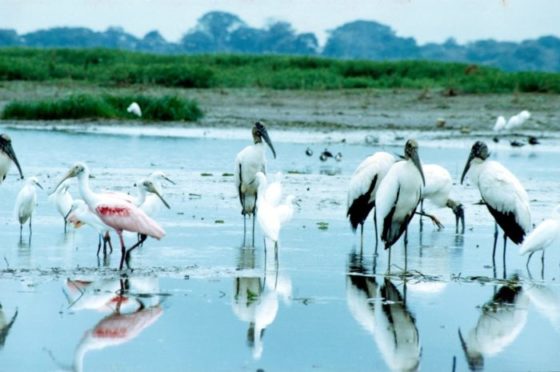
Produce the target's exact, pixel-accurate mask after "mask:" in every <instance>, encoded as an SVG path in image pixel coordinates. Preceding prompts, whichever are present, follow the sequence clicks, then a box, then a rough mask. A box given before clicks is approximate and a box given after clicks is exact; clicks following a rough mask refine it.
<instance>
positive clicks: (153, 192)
mask: <svg viewBox="0 0 560 372" xmlns="http://www.w3.org/2000/svg"><path fill="white" fill-rule="evenodd" d="M148 191H149V192H151V193H152V194H155V195H156V196H157V197H158V198H159V200H161V202H162V203H163V205H165V207H166V208H167V209H171V206H170V205H169V203H167V202H166V201H165V199H164V198H163V196H161V194H160V193H159V191H157V189H156V188H155V187H152V186H150V187H149V188H148Z"/></svg>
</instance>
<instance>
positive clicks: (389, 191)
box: [0, 105, 560, 275]
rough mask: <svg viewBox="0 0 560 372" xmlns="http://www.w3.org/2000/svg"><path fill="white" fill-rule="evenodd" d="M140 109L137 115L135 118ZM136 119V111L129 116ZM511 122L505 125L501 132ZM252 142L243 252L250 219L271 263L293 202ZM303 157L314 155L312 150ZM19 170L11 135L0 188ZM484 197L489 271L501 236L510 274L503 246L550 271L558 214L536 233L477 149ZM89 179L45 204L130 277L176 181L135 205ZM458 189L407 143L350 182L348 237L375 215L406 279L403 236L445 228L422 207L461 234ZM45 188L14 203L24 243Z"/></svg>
mask: <svg viewBox="0 0 560 372" xmlns="http://www.w3.org/2000/svg"><path fill="white" fill-rule="evenodd" d="M134 107H135V106H134V105H131V108H132V109H134ZM133 111H134V110H133ZM529 117H530V114H529V113H528V112H527V111H523V112H521V113H519V114H518V115H515V116H514V117H512V118H510V120H509V121H507V122H505V119H504V118H503V117H500V118H499V120H498V122H497V123H496V127H495V130H511V129H514V128H516V127H519V126H520V125H521V124H522V123H523V122H524V121H525V120H527V119H528V118H529ZM504 123H505V124H504ZM252 137H253V143H252V144H250V145H248V146H246V147H245V148H243V149H242V150H241V151H240V152H239V153H238V154H237V156H236V158H235V161H234V179H235V187H236V189H237V193H238V197H239V202H240V206H241V214H242V216H243V221H244V224H243V225H244V232H243V245H244V246H246V245H247V235H248V234H247V219H248V218H249V219H251V220H252V221H251V223H252V226H251V227H252V231H251V244H250V245H249V246H250V247H254V246H255V224H256V222H258V224H259V225H260V228H261V230H262V232H263V235H264V238H265V242H264V247H265V250H266V248H267V247H268V246H269V245H271V244H272V245H273V247H274V250H275V257H276V258H277V255H278V242H279V240H280V232H281V229H282V226H283V225H284V224H286V223H287V222H288V221H289V220H290V219H291V218H292V216H293V214H294V204H297V201H296V198H295V196H294V195H284V191H283V187H282V174H281V173H277V174H274V175H272V176H269V175H268V174H267V164H266V146H268V148H269V149H270V151H271V152H272V155H273V157H274V158H275V157H276V150H275V148H274V145H273V143H272V140H271V138H270V136H269V134H268V131H267V129H266V127H265V125H264V124H263V123H262V122H260V121H259V122H256V123H255V124H254V125H253V127H252ZM306 154H307V155H308V156H312V155H313V152H312V150H311V149H310V148H307V149H306ZM329 157H332V158H334V159H335V160H338V161H339V160H340V159H341V158H342V154H340V153H338V154H337V155H333V154H332V153H331V152H330V151H328V150H327V149H325V151H323V152H322V153H321V156H320V158H321V160H326V159H328V158H329ZM12 163H13V164H15V166H16V167H17V169H18V171H19V174H20V176H21V178H22V179H23V178H24V177H23V172H22V169H21V166H20V164H19V162H18V159H17V157H16V154H15V152H14V150H13V148H12V143H11V139H10V137H9V136H8V135H6V134H2V135H0V182H2V181H4V179H5V178H6V174H7V173H8V170H9V168H10V165H11V164H12ZM467 176H468V177H469V178H470V181H471V184H472V185H474V186H475V187H476V188H478V190H479V192H480V198H481V200H480V202H479V204H482V205H485V206H486V207H487V209H488V211H489V213H490V214H491V216H492V217H493V218H494V221H495V234H494V246H493V252H492V262H493V266H494V267H495V255H496V246H497V240H498V228H500V229H501V230H502V232H503V262H504V275H505V257H506V247H507V240H508V239H509V240H511V241H512V242H513V243H514V244H518V245H521V249H520V252H521V254H529V256H528V259H527V267H528V266H529V263H530V259H531V257H532V256H533V254H534V253H535V252H537V251H542V261H543V267H544V250H545V249H546V248H547V247H548V246H549V245H551V244H552V242H553V241H555V239H556V238H557V235H558V232H559V231H560V229H559V227H560V207H557V208H556V209H555V210H554V211H553V213H552V216H551V218H549V219H547V220H545V221H544V222H542V223H541V224H540V225H539V226H537V227H536V228H535V229H532V223H531V212H530V206H529V197H528V195H527V192H526V191H525V189H524V187H523V185H522V184H521V182H520V181H519V180H518V179H517V178H516V177H515V175H514V174H513V173H511V172H510V171H509V170H508V169H507V168H505V167H504V166H503V165H502V164H500V163H499V162H497V161H494V160H491V159H490V151H489V149H488V146H487V145H486V144H485V143H484V142H482V141H477V142H475V143H474V144H473V146H472V149H471V151H470V153H469V155H468V158H467V162H466V164H465V167H464V170H463V172H462V175H461V178H460V182H461V183H463V182H464V180H465V178H466V177H467ZM90 178H93V176H92V175H91V173H90V170H89V168H88V166H87V165H86V164H85V163H82V162H78V163H76V164H74V165H73V166H72V167H71V168H70V169H69V170H68V171H67V172H66V174H65V175H64V176H63V177H62V178H61V179H60V180H59V182H58V183H57V185H56V187H55V188H54V191H53V192H52V193H51V195H50V197H49V199H50V201H51V202H52V203H53V204H54V205H55V206H56V209H57V211H58V213H59V214H60V216H61V217H62V218H63V222H64V231H65V232H66V231H67V225H68V223H70V224H71V225H72V226H74V227H75V228H78V227H80V226H82V225H84V224H85V225H89V226H90V227H91V228H93V229H95V230H96V232H97V234H98V242H97V243H98V244H97V254H98V255H99V253H100V251H101V248H102V247H103V254H104V255H107V254H110V253H112V251H113V245H112V242H111V234H116V235H117V236H118V238H119V243H120V248H121V249H120V251H121V260H120V265H119V269H121V270H122V269H123V268H124V265H126V267H127V268H130V258H131V252H132V251H133V250H135V249H136V248H138V247H139V246H141V245H142V244H143V243H144V241H145V240H146V239H147V237H152V238H155V239H161V238H163V237H164V236H165V231H164V229H163V228H162V227H161V226H160V224H159V223H158V222H157V221H156V220H155V219H154V216H155V215H156V214H157V211H158V210H159V209H160V208H161V207H162V206H165V207H166V208H170V205H169V204H168V203H167V201H166V200H165V199H164V197H163V195H162V194H163V188H162V182H169V183H171V184H174V182H173V181H172V180H171V179H170V178H169V177H167V175H166V174H165V173H163V172H161V171H156V172H153V173H152V174H151V175H149V176H148V177H146V178H145V179H143V180H141V181H140V182H138V183H136V187H137V196H131V195H128V194H125V193H120V192H115V191H103V192H99V191H96V190H94V189H93V188H92V187H91V186H90ZM72 179H76V180H77V186H78V191H79V195H80V199H75V198H73V196H72V195H71V193H70V191H69V190H70V188H71V185H72ZM452 186H453V180H452V177H451V175H450V174H449V172H448V171H447V170H446V169H445V168H443V167H441V166H440V165H437V164H423V163H422V162H421V160H420V155H419V144H418V142H417V141H416V140H415V139H409V140H407V141H406V143H405V146H404V151H403V154H402V155H400V154H399V155H395V154H390V153H388V152H384V151H380V152H376V153H374V154H372V155H371V156H368V157H367V158H365V159H364V160H363V161H362V162H361V163H359V165H358V166H357V168H356V170H355V171H354V173H353V174H352V176H351V177H350V180H349V184H348V191H347V217H348V220H349V222H350V226H351V228H352V229H353V230H354V231H356V230H357V229H358V227H360V230H361V244H360V246H361V247H362V249H363V245H364V242H363V235H364V225H365V223H366V220H367V218H368V216H369V215H370V214H371V213H372V212H373V213H372V214H373V221H372V222H373V227H374V236H375V255H377V248H378V243H379V240H381V242H382V243H383V244H384V248H385V250H388V259H387V263H388V265H387V267H388V271H390V270H391V248H392V247H393V246H394V245H395V243H396V242H397V241H399V239H400V238H401V237H404V252H405V254H404V257H405V272H406V271H407V254H406V252H407V243H408V239H407V238H408V236H407V231H408V228H409V225H410V222H411V220H412V219H413V217H414V216H415V215H419V216H420V226H421V228H422V217H427V218H429V219H430V220H431V221H432V222H433V223H434V225H435V226H436V227H437V228H438V229H441V228H442V227H443V225H442V224H441V222H440V221H439V220H438V218H437V217H435V216H434V215H432V214H429V213H427V212H426V211H425V210H424V201H430V202H431V203H432V204H433V205H435V206H436V207H440V208H443V207H447V208H449V209H450V210H451V211H452V212H453V214H454V215H455V220H456V226H455V229H456V233H457V234H462V233H464V231H465V211H464V206H463V204H462V203H460V202H459V201H457V200H454V199H452V198H451V197H450V192H451V189H452ZM36 188H41V189H42V186H41V184H40V183H39V181H38V179H37V178H36V177H29V178H26V179H25V182H24V184H23V186H22V188H21V190H20V192H19V193H18V195H17V198H16V207H15V213H16V216H17V219H18V222H19V224H20V237H22V236H23V234H24V232H23V226H24V225H25V224H26V223H28V224H29V238H31V235H32V216H33V211H34V209H35V205H36V202H37V190H36ZM124 232H131V233H135V234H137V240H135V242H134V243H132V244H130V245H129V246H128V247H127V245H126V244H125V239H124V237H123V234H124Z"/></svg>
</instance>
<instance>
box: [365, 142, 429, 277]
mask: <svg viewBox="0 0 560 372" xmlns="http://www.w3.org/2000/svg"><path fill="white" fill-rule="evenodd" d="M424 184H425V180H424V174H423V173H422V166H421V164H420V158H419V157H418V143H417V142H416V140H413V139H410V140H408V141H407V142H406V144H405V147H404V159H403V160H401V161H398V162H396V163H395V164H393V166H392V167H391V168H390V169H389V171H388V172H387V174H386V175H385V177H384V178H383V180H381V184H380V185H379V189H378V190H377V193H376V195H375V213H376V214H377V217H378V221H377V222H378V224H381V226H380V228H379V227H378V229H379V230H381V241H383V242H384V243H385V249H390V248H391V246H392V245H393V244H395V242H396V241H397V240H399V238H400V237H401V235H402V234H403V233H404V232H405V230H406V229H407V227H408V224H409V222H410V220H411V219H412V217H413V216H414V213H415V212H416V207H417V206H418V203H419V202H420V198H421V195H422V188H423V186H424ZM406 246H407V239H406V234H405V242H404V247H405V248H404V249H405V271H406V264H407V251H406V249H407V247H406ZM387 265H388V270H390V267H391V251H389V259H388V261H387Z"/></svg>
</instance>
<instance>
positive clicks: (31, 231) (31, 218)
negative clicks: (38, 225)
mask: <svg viewBox="0 0 560 372" xmlns="http://www.w3.org/2000/svg"><path fill="white" fill-rule="evenodd" d="M32 220H33V217H32V216H30V217H29V238H31V235H32V234H33V229H32V228H31V221H32Z"/></svg>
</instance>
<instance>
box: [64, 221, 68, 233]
mask: <svg viewBox="0 0 560 372" xmlns="http://www.w3.org/2000/svg"><path fill="white" fill-rule="evenodd" d="M67 224H68V221H66V218H65V219H64V233H65V234H66V225H67Z"/></svg>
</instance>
